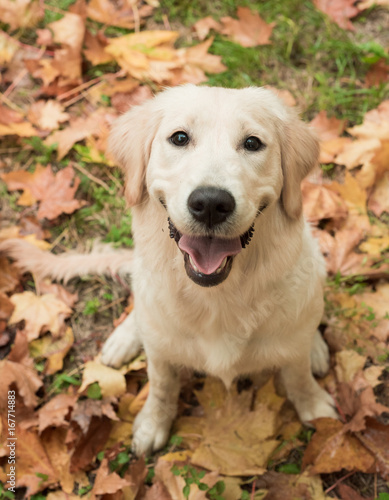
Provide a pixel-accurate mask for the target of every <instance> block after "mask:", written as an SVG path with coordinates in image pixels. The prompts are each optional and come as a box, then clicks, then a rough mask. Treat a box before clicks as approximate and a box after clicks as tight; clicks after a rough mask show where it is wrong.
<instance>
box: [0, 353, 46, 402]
mask: <svg viewBox="0 0 389 500" xmlns="http://www.w3.org/2000/svg"><path fill="white" fill-rule="evenodd" d="M11 384H15V385H16V387H17V390H18V393H19V395H20V396H21V397H22V398H23V401H24V404H25V405H26V406H27V407H30V408H33V407H35V406H36V405H37V402H38V398H37V397H36V395H35V393H36V391H37V390H38V389H39V388H40V387H41V386H42V381H41V379H40V378H39V377H38V375H37V374H36V372H35V370H32V369H31V368H29V367H27V366H24V365H22V364H20V363H15V362H13V361H8V360H2V361H0V408H2V409H5V408H6V406H7V397H8V389H9V387H10V385H11Z"/></svg>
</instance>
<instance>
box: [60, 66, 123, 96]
mask: <svg viewBox="0 0 389 500" xmlns="http://www.w3.org/2000/svg"><path fill="white" fill-rule="evenodd" d="M124 75H125V72H124V71H123V70H122V69H121V70H119V71H117V72H116V73H107V74H106V75H101V76H97V77H96V78H93V80H89V81H88V82H85V83H82V84H81V85H79V86H78V87H74V89H71V90H68V91H67V92H64V93H63V94H60V95H59V96H58V97H57V99H58V100H60V101H63V100H64V99H66V98H67V97H69V96H71V95H73V94H77V93H78V92H81V90H85V89H87V88H88V87H91V86H92V85H95V84H96V83H99V82H101V81H104V80H110V79H111V78H120V77H121V76H124Z"/></svg>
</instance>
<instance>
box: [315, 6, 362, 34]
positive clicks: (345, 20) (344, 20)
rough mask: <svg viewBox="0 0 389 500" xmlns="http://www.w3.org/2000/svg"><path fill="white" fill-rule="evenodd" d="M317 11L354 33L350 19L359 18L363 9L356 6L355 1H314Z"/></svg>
mask: <svg viewBox="0 0 389 500" xmlns="http://www.w3.org/2000/svg"><path fill="white" fill-rule="evenodd" d="M313 3H314V4H315V6H316V8H317V9H319V10H320V11H321V12H324V14H327V16H328V17H330V18H331V19H332V20H333V21H335V22H336V24H337V25H338V26H340V27H341V28H343V29H345V30H351V31H354V30H355V28H354V26H353V25H352V23H351V21H350V19H352V18H353V17H355V16H357V15H358V14H359V13H360V12H361V9H360V8H359V7H358V6H355V1H354V0H314V2H313Z"/></svg>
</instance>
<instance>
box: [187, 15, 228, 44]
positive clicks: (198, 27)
mask: <svg viewBox="0 0 389 500" xmlns="http://www.w3.org/2000/svg"><path fill="white" fill-rule="evenodd" d="M193 29H194V31H195V32H196V33H197V36H198V37H199V40H201V41H202V40H205V39H206V38H207V36H208V33H209V32H210V30H211V29H212V30H215V31H217V32H218V33H220V32H221V30H222V25H221V24H220V23H218V22H217V21H215V19H214V18H213V17H211V16H207V17H204V18H203V19H200V20H199V21H197V22H195V23H194V25H193Z"/></svg>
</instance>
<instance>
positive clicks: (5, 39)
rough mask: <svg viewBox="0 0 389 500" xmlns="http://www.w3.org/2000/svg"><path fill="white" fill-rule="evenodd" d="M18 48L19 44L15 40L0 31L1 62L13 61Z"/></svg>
mask: <svg viewBox="0 0 389 500" xmlns="http://www.w3.org/2000/svg"><path fill="white" fill-rule="evenodd" d="M18 49H19V45H18V44H17V43H16V42H15V40H14V39H13V38H11V37H10V36H7V35H6V33H4V32H2V31H0V64H7V63H9V62H11V61H12V59H13V57H14V55H15V54H16V52H17V50H18Z"/></svg>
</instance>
